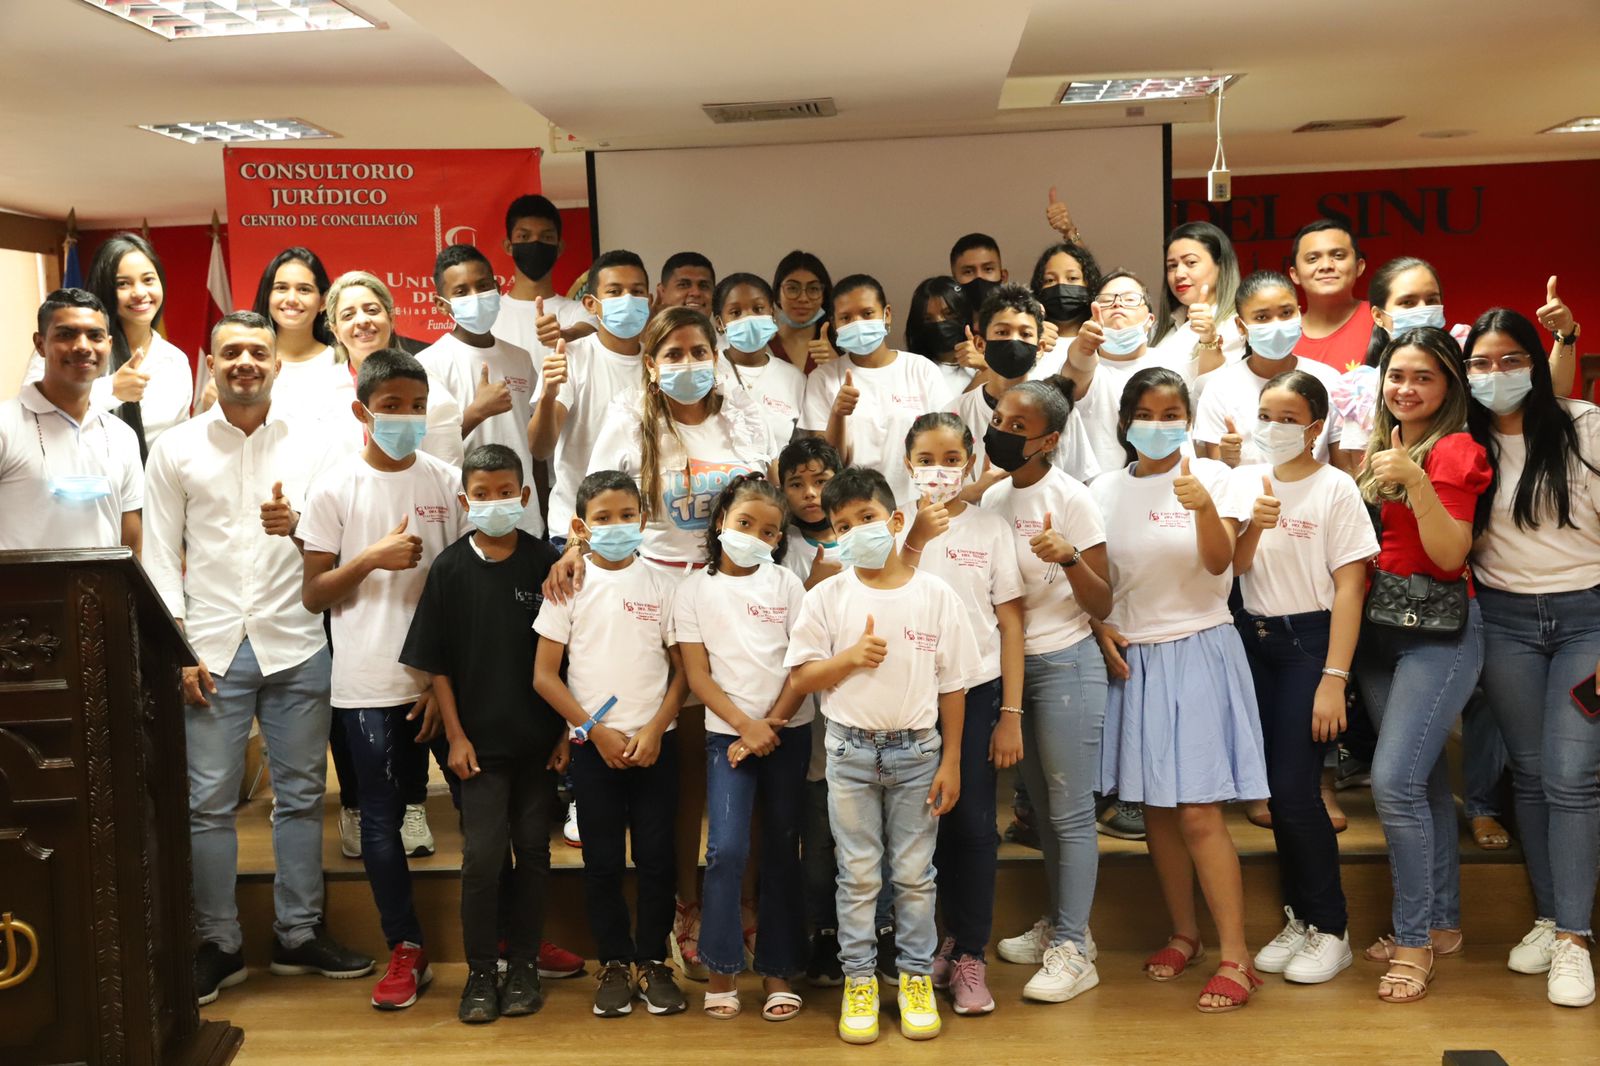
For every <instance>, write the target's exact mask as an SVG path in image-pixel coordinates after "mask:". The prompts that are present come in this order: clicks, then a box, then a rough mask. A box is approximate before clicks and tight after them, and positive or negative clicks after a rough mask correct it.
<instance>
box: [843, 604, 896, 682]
mask: <svg viewBox="0 0 1600 1066" xmlns="http://www.w3.org/2000/svg"><path fill="white" fill-rule="evenodd" d="M888 655H889V643H888V641H886V640H884V639H883V638H882V637H880V636H877V635H876V634H874V633H873V632H872V616H871V615H870V614H869V615H867V628H866V629H864V630H862V632H861V638H860V639H859V640H857V641H856V642H855V643H854V644H852V645H850V648H849V650H847V651H846V652H845V656H846V657H847V659H848V661H849V663H850V665H851V666H852V667H854V668H856V669H857V670H876V669H877V668H878V664H879V663H881V662H883V660H884V659H885V658H887V657H888Z"/></svg>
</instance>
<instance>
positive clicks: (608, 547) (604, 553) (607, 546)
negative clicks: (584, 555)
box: [589, 522, 644, 563]
mask: <svg viewBox="0 0 1600 1066" xmlns="http://www.w3.org/2000/svg"><path fill="white" fill-rule="evenodd" d="M643 541H644V530H642V529H640V528H639V527H638V526H636V525H634V524H633V523H632V522H621V523H619V524H617V525H614V526H590V527H589V548H590V550H592V551H593V552H595V553H596V554H597V555H599V556H600V557H601V558H603V559H608V560H610V561H611V562H613V563H620V562H622V560H624V559H626V558H628V556H630V555H632V554H633V553H634V552H636V551H638V550H639V545H640V544H641V543H642V542H643Z"/></svg>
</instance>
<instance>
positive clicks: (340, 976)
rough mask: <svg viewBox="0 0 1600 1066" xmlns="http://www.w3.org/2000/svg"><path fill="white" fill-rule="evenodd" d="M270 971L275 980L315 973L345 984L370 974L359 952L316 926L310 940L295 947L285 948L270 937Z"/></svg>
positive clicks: (369, 966) (368, 962)
mask: <svg viewBox="0 0 1600 1066" xmlns="http://www.w3.org/2000/svg"><path fill="white" fill-rule="evenodd" d="M272 972H273V973H275V974H277V975H278V976H279V977H297V976H299V975H301V974H308V973H315V974H321V975H322V976H323V977H331V978H333V979H334V980H335V981H348V980H350V979H351V978H354V977H365V976H367V974H369V973H371V972H372V959H371V958H370V957H369V956H366V955H363V954H361V952H359V951H351V950H350V949H349V948H347V947H345V946H344V945H343V944H340V943H339V942H338V941H337V940H335V939H333V937H331V936H329V935H328V931H327V930H326V929H325V928H323V927H322V926H318V927H317V931H316V933H315V934H314V935H313V936H312V937H311V939H310V940H307V941H306V942H305V943H304V944H301V945H300V946H299V947H297V948H291V947H285V946H284V943H283V941H281V940H278V939H276V938H274V939H273V941H272Z"/></svg>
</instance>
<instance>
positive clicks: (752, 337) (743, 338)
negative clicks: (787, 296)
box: [723, 312, 820, 352]
mask: <svg viewBox="0 0 1600 1066" xmlns="http://www.w3.org/2000/svg"><path fill="white" fill-rule="evenodd" d="M819 313H820V312H819ZM723 332H724V333H725V334H726V335H727V338H728V346H729V347H731V348H733V349H734V350H735V351H739V352H759V351H760V350H761V349H763V348H765V347H766V346H767V345H768V344H770V343H771V342H772V338H773V337H776V336H777V335H778V324H777V323H776V322H774V321H773V320H772V316H771V315H747V316H745V317H744V318H736V319H734V320H733V321H732V322H729V323H728V328H727V329H726V330H724V331H723Z"/></svg>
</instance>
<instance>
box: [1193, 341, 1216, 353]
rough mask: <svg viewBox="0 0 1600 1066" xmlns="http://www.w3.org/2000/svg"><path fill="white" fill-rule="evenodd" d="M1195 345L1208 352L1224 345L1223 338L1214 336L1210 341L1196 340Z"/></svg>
mask: <svg viewBox="0 0 1600 1066" xmlns="http://www.w3.org/2000/svg"><path fill="white" fill-rule="evenodd" d="M1194 346H1195V348H1196V349H1200V348H1204V349H1205V350H1206V351H1208V352H1214V351H1216V350H1217V349H1219V348H1221V347H1222V338H1221V337H1212V338H1211V339H1210V340H1208V341H1195V342H1194Z"/></svg>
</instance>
